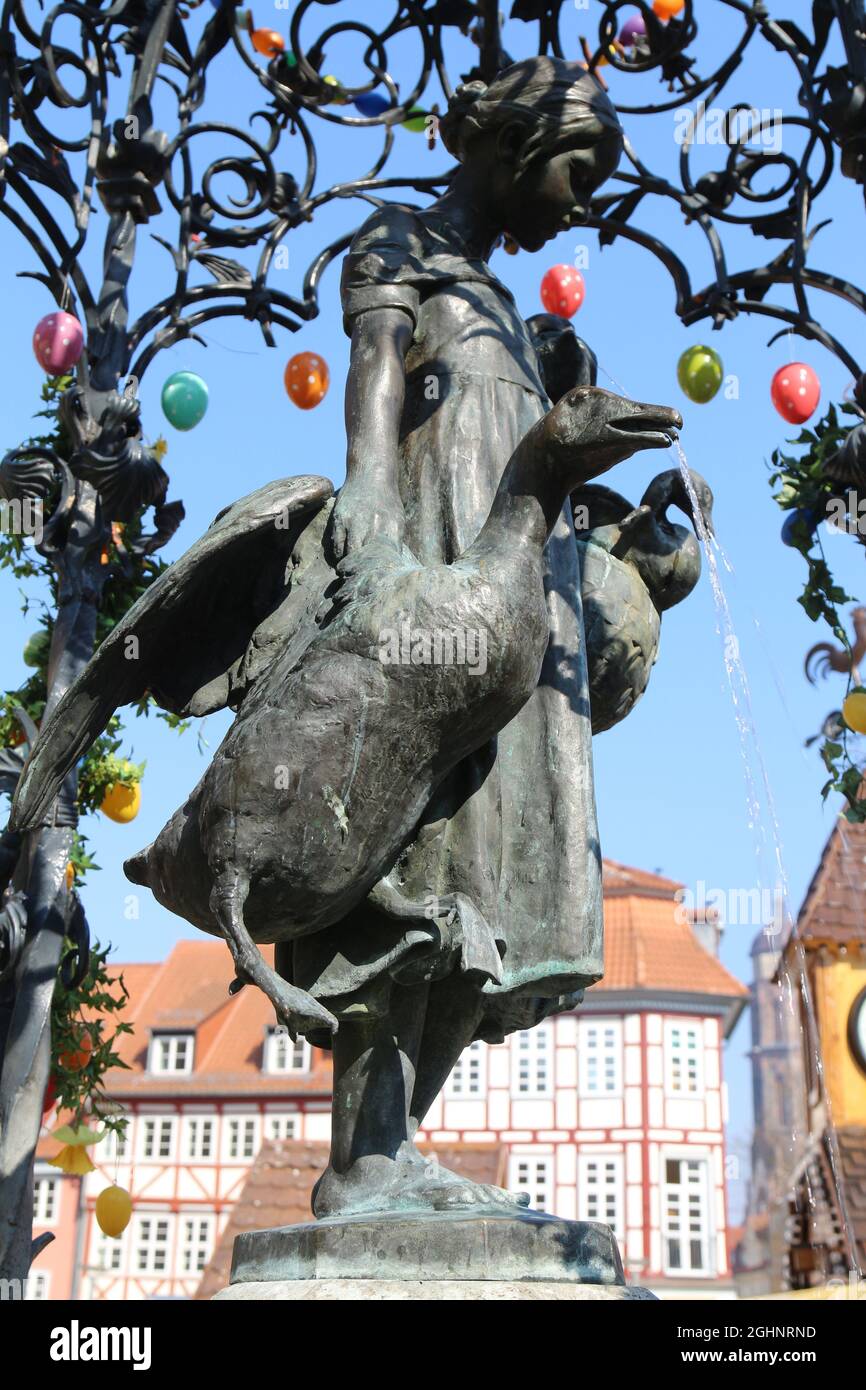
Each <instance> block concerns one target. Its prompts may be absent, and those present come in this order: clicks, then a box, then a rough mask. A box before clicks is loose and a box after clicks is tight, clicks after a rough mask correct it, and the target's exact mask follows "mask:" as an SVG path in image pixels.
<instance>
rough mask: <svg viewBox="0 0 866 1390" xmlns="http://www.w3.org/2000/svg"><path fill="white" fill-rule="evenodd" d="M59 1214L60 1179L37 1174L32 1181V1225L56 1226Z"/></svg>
mask: <svg viewBox="0 0 866 1390" xmlns="http://www.w3.org/2000/svg"><path fill="white" fill-rule="evenodd" d="M59 1214H60V1178H56V1177H52V1176H50V1174H48V1173H37V1174H36V1176H35V1177H34V1179H33V1225H34V1226H56V1225H57V1219H58V1216H59Z"/></svg>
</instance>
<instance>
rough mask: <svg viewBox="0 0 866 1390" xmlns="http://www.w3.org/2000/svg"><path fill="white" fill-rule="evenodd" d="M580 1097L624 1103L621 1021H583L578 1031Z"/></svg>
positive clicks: (600, 1018)
mask: <svg viewBox="0 0 866 1390" xmlns="http://www.w3.org/2000/svg"><path fill="white" fill-rule="evenodd" d="M577 1068H578V1072H577V1074H578V1095H579V1096H580V1099H581V1100H620V1099H621V1098H622V1086H623V1035H622V1019H621V1018H602V1017H592V1018H581V1019H579V1020H578V1028H577Z"/></svg>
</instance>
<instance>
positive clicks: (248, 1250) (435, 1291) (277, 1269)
mask: <svg viewBox="0 0 866 1390" xmlns="http://www.w3.org/2000/svg"><path fill="white" fill-rule="evenodd" d="M215 1297H216V1299H217V1300H219V1301H228V1302H246V1301H252V1300H255V1301H258V1300H267V1301H282V1300H304V1299H309V1300H313V1301H318V1302H322V1301H324V1302H335V1301H338V1300H375V1299H381V1300H397V1299H408V1300H444V1299H451V1300H460V1301H469V1300H475V1301H485V1302H497V1301H503V1300H527V1301H535V1302H542V1301H544V1302H548V1301H560V1300H565V1299H576V1300H582V1301H590V1302H602V1301H606V1302H634V1301H645V1300H654V1298H655V1295H654V1294H651V1293H650V1292H649V1291H648V1290H646V1289H639V1288H634V1287H633V1286H631V1285H627V1284H626V1282H625V1276H624V1274H623V1269H622V1262H621V1260H620V1255H619V1250H618V1248H617V1244H616V1241H615V1239H614V1236H613V1232H612V1231H611V1230H610V1227H608V1226H603V1225H600V1224H598V1223H596V1222H590V1221H564V1220H562V1219H561V1218H559V1217H555V1216H547V1215H545V1214H544V1213H543V1212H534V1211H525V1212H518V1213H514V1212H506V1213H503V1214H501V1215H500V1214H489V1215H468V1214H467V1213H465V1212H442V1213H426V1212H425V1213H420V1212H417V1213H416V1212H405V1213H388V1214H378V1215H372V1216H351V1217H340V1218H329V1219H325V1220H323V1221H311V1222H309V1223H305V1224H304V1225H299V1226H279V1227H273V1228H272V1229H270V1230H265V1231H249V1232H245V1233H244V1234H243V1235H240V1236H238V1237H237V1239H236V1241H235V1246H234V1256H233V1259H232V1272H231V1281H230V1283H229V1285H228V1287H227V1288H225V1289H223V1290H221V1292H220V1293H218V1294H216V1296H215Z"/></svg>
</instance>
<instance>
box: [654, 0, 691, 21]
mask: <svg viewBox="0 0 866 1390" xmlns="http://www.w3.org/2000/svg"><path fill="white" fill-rule="evenodd" d="M685 7H686V0H653V11H654V13H655V14H657V15H658V17H659V19H673V18H674V16H675V15H678V14H679V13H680V11H681V10H684V9H685Z"/></svg>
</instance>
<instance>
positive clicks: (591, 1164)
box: [38, 861, 746, 1299]
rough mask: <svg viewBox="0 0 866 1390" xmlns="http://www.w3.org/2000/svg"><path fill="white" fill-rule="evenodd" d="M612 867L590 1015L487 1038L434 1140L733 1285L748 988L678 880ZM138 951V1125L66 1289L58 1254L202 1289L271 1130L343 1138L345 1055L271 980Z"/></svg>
mask: <svg viewBox="0 0 866 1390" xmlns="http://www.w3.org/2000/svg"><path fill="white" fill-rule="evenodd" d="M604 887H605V930H606V976H605V979H604V981H602V983H601V984H599V985H597V986H595V987H594V988H593V989H592V990H590V991H588V993H587V996H586V999H585V1001H584V1003H583V1004H582V1005H581V1007H580V1008H579V1010H577V1011H576V1012H575V1013H569V1014H563V1015H559V1016H557V1017H555V1018H551V1019H548V1020H546V1021H545V1022H544V1023H542V1024H540V1025H539V1026H538V1027H536V1028H534V1029H532V1030H530V1031H527V1032H519V1033H515V1034H512V1035H511V1036H510V1037H509V1038H508V1039H506V1041H505V1042H503V1043H501V1044H498V1045H490V1044H486V1043H481V1042H476V1043H474V1044H473V1045H472V1046H471V1047H470V1048H468V1049H467V1051H466V1052H465V1053H464V1054H463V1056H462V1058H461V1059H460V1061H459V1062H458V1064H457V1066H456V1067H455V1069H454V1071H453V1073H452V1075H451V1076H450V1078H449V1080H448V1082H447V1084H446V1086H445V1089H444V1091H443V1093H442V1095H441V1096H440V1097H439V1098H438V1099H437V1101H436V1102H435V1104H434V1106H433V1108H432V1110H431V1112H430V1113H429V1115H428V1116H427V1119H426V1121H425V1126H424V1129H423V1131H422V1133H421V1135H420V1138H421V1140H422V1141H430V1142H431V1143H432V1144H434V1145H435V1146H436V1147H437V1149H444V1148H447V1149H448V1150H449V1152H450V1151H452V1150H454V1151H460V1150H461V1149H464V1150H472V1151H473V1152H475V1153H477V1152H478V1150H479V1147H481V1148H482V1149H483V1147H484V1146H485V1145H489V1146H491V1148H494V1147H495V1148H496V1149H501V1150H502V1151H503V1153H504V1167H505V1174H506V1183H507V1186H509V1187H510V1188H511V1189H514V1190H522V1191H528V1192H529V1194H530V1202H531V1205H532V1206H534V1207H538V1208H540V1209H542V1210H546V1211H551V1212H555V1213H556V1214H557V1215H560V1216H564V1217H571V1218H575V1217H578V1218H583V1219H587V1220H597V1221H604V1222H606V1223H607V1224H609V1225H611V1226H612V1227H613V1229H614V1231H615V1233H616V1236H617V1239H618V1241H619V1244H620V1249H621V1251H622V1254H623V1260H624V1263H625V1265H626V1268H627V1271H628V1273H629V1274H630V1276H631V1277H632V1278H633V1279H634V1280H635V1281H638V1280H639V1281H640V1282H641V1283H643V1284H646V1285H648V1286H650V1287H652V1288H654V1289H655V1290H656V1291H657V1292H659V1293H661V1294H662V1295H664V1293H665V1292H667V1293H668V1294H669V1295H671V1296H676V1297H689V1296H693V1297H701V1298H704V1297H713V1296H722V1297H725V1296H728V1297H729V1296H731V1294H732V1284H731V1280H730V1267H729V1262H728V1250H727V1245H728V1228H727V1210H726V1198H725V1176H726V1170H725V1136H724V1124H725V1109H726V1101H725V1087H724V1079H723V1067H722V1049H723V1043H724V1040H725V1038H726V1037H727V1036H728V1034H729V1033H730V1031H731V1028H732V1027H733V1025H734V1023H735V1021H736V1019H737V1017H738V1016H739V1013H740V1011H741V1009H742V1007H743V1003H744V997H745V995H746V990H745V989H744V987H743V986H742V985H741V984H740V983H739V982H738V981H737V980H735V979H734V978H733V977H732V976H731V975H730V974H729V972H728V971H727V970H726V969H725V967H724V966H723V965H722V964H721V962H720V961H719V960H718V958H717V956H716V955H715V954H714V953H713V952H712V950H708V949H707V947H706V945H705V944H703V942H704V941H705V940H706V932H703V933H702V939H699V935H698V932H697V931H696V929H695V927H694V926H693V925H692V924H690V923H689V922H688V921H687V920H685V917H684V914H683V912H682V910H681V909H679V908H678V907H677V904H676V901H675V896H674V895H675V893H676V891H677V888H678V885H677V884H676V883H674V882H672V881H671V880H668V879H664V878H661V877H659V876H658V875H653V874H646V873H643V872H641V871H638V870H634V869H628V868H625V867H623V866H622V865H618V864H613V863H611V862H610V861H606V862H605V873H604ZM699 925H705V924H699ZM118 969H119V970H122V973H123V977H124V982H125V985H126V987H127V989H128V990H129V992H130V1001H129V1005H128V1010H127V1016H128V1017H129V1018H130V1020H131V1021H132V1022H133V1023H134V1024H135V1033H134V1035H133V1036H132V1037H130V1038H125V1039H123V1040H122V1049H121V1050H122V1052H123V1059H124V1061H125V1062H126V1063H127V1065H128V1067H129V1068H130V1070H129V1071H120V1072H118V1074H117V1078H116V1080H115V1081H114V1084H113V1085H112V1086H111V1088H110V1089H111V1094H112V1096H113V1098H114V1099H115V1100H116V1101H117V1102H118V1104H120V1105H122V1106H123V1107H124V1109H125V1111H126V1113H127V1115H128V1118H129V1123H128V1127H127V1133H126V1136H125V1139H124V1141H123V1142H122V1144H121V1145H120V1147H119V1148H118V1146H117V1145H116V1144H115V1143H114V1141H113V1140H110V1141H108V1142H106V1143H105V1144H103V1145H100V1146H98V1148H97V1150H96V1151H95V1161H96V1163H97V1171H96V1172H95V1173H93V1174H90V1175H89V1176H88V1177H87V1178H86V1179H85V1180H84V1185H83V1190H82V1191H81V1192H80V1194H78V1193H77V1191H76V1193H75V1195H74V1198H73V1199H72V1200H73V1206H74V1208H75V1210H76V1211H77V1213H78V1215H77V1220H76V1233H75V1236H74V1238H73V1239H72V1240H71V1242H69V1241H67V1242H66V1246H65V1247H64V1253H63V1254H62V1252H61V1249H60V1247H59V1246H58V1248H57V1249H56V1250H55V1251H54V1255H53V1256H52V1247H51V1246H49V1247H48V1249H47V1250H46V1251H45V1252H44V1253H43V1255H41V1256H40V1259H39V1262H38V1264H39V1265H44V1268H45V1271H46V1272H47V1273H48V1274H49V1280H48V1285H49V1287H48V1293H47V1296H49V1297H52V1296H56V1297H61V1296H63V1295H62V1294H60V1293H56V1294H55V1293H54V1292H53V1291H52V1289H51V1284H52V1283H53V1282H54V1279H55V1271H54V1268H53V1265H54V1263H55V1261H56V1262H57V1264H58V1265H60V1264H63V1263H64V1262H65V1267H66V1270H67V1272H66V1275H65V1276H64V1277H66V1278H67V1280H68V1287H69V1288H70V1289H71V1290H72V1291H73V1296H76V1295H77V1296H78V1297H85V1298H107V1299H142V1298H154V1297H157V1298H158V1297H190V1296H192V1295H194V1294H195V1291H196V1288H197V1286H198V1283H199V1281H200V1278H201V1273H202V1270H203V1269H204V1268H205V1266H206V1265H207V1263H208V1261H209V1259H210V1257H211V1254H212V1251H213V1249H214V1247H215V1245H216V1242H217V1240H218V1237H219V1235H220V1233H221V1232H222V1230H223V1228H224V1226H225V1223H226V1221H227V1220H228V1217H229V1214H230V1212H231V1210H232V1207H233V1205H234V1203H235V1202H236V1201H237V1200H238V1198H239V1196H240V1194H241V1192H242V1189H243V1187H244V1184H245V1181H246V1178H247V1175H248V1173H249V1170H250V1168H251V1165H252V1163H253V1160H254V1159H255V1156H256V1154H257V1153H258V1151H259V1148H260V1146H261V1144H262V1143H263V1142H264V1141H265V1140H270V1139H273V1140H288V1141H291V1140H298V1141H302V1142H303V1143H305V1144H307V1145H309V1144H310V1143H311V1142H312V1143H315V1142H317V1141H318V1142H321V1141H325V1140H327V1138H328V1134H329V1129H330V1109H329V1107H330V1060H329V1057H328V1055H327V1054H324V1053H322V1052H320V1051H319V1050H317V1049H311V1048H310V1047H309V1046H308V1045H307V1044H306V1043H304V1042H303V1041H299V1042H298V1043H296V1044H293V1043H292V1042H291V1041H290V1040H289V1039H288V1037H287V1035H286V1034H285V1033H281V1032H279V1031H277V1030H275V1029H274V1028H273V1027H272V1026H271V1021H272V1018H273V1015H272V1013H271V1011H270V1007H269V1005H268V1004H267V1001H266V1000H265V999H264V997H263V996H262V995H260V994H259V993H258V992H257V991H254V990H251V989H245V990H243V991H241V993H240V994H239V995H237V996H235V997H234V998H231V999H229V998H228V997H227V986H228V982H229V980H230V978H231V969H230V962H229V959H228V956H227V954H226V952H225V949H224V947H223V946H222V944H221V943H219V942H208V941H195V942H191V941H184V942H180V943H179V944H178V945H177V946H176V947H175V948H174V950H173V951H172V953H171V955H170V956H169V958H168V959H167V960H166V961H165V962H164V963H161V964H154V965H135V966H126V967H118ZM48 1171H49V1172H52V1173H53V1171H54V1170H50V1169H49V1170H48ZM58 1182H59V1184H60V1186H63V1187H67V1186H68V1187H69V1188H75V1189H77V1187H78V1184H77V1183H76V1182H75V1180H72V1179H58ZM112 1182H117V1183H119V1184H120V1185H121V1186H122V1187H125V1188H127V1189H128V1190H129V1191H130V1192H131V1193H132V1196H133V1203H134V1214H133V1217H132V1221H131V1223H130V1225H129V1227H128V1228H127V1230H126V1232H125V1233H124V1235H123V1236H122V1237H121V1238H120V1239H119V1240H109V1239H107V1238H106V1237H104V1236H103V1235H102V1234H101V1232H100V1231H99V1228H98V1226H97V1225H96V1221H95V1217H94V1211H93V1207H94V1203H95V1199H96V1196H97V1195H98V1193H99V1192H100V1191H101V1190H102V1188H103V1187H105V1186H107V1185H109V1184H110V1183H112ZM56 1210H57V1211H58V1212H59V1210H60V1204H59V1203H58V1206H57V1208H56ZM58 1219H59V1218H58ZM70 1244H71V1248H72V1250H73V1252H74V1254H73V1261H74V1263H73V1267H72V1268H69V1246H70ZM57 1275H58V1282H57V1283H56V1287H57V1288H58V1289H59V1288H60V1287H61V1286H63V1285H62V1283H61V1282H60V1281H59V1278H60V1270H59V1269H58V1271H57ZM63 1287H66V1286H63Z"/></svg>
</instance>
